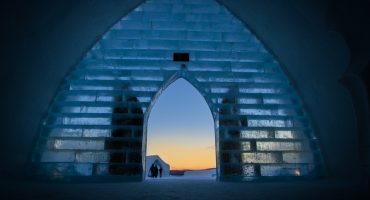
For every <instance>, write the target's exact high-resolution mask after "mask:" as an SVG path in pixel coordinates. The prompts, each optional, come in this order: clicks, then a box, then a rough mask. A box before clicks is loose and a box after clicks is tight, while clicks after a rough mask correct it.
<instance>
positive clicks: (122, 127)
mask: <svg viewBox="0 0 370 200" xmlns="http://www.w3.org/2000/svg"><path fill="white" fill-rule="evenodd" d="M174 53H188V54H189V62H181V61H173V54H174ZM297 67H299V66H297ZM178 78H184V79H186V80H187V81H189V82H190V83H191V84H192V85H194V87H196V88H197V89H198V90H199V92H200V93H201V94H202V95H203V97H204V98H205V100H206V101H207V103H208V105H209V107H210V109H211V111H212V114H213V117H214V120H215V134H216V149H217V155H216V159H217V176H218V179H219V180H227V179H233V180H253V179H263V178H281V177H315V176H317V175H318V174H319V173H320V168H321V158H320V153H319V150H318V147H317V144H316V143H317V141H316V140H317V139H316V137H315V136H314V134H313V130H312V128H311V126H310V123H309V121H308V119H307V118H306V116H305V114H304V111H303V108H302V104H301V101H300V99H299V96H298V95H297V94H296V92H295V90H294V88H293V87H292V85H291V84H290V82H289V80H288V78H287V77H286V76H285V75H284V73H283V72H282V70H281V68H280V65H279V63H278V62H277V61H276V60H275V59H274V57H273V56H272V55H271V54H270V53H269V52H268V51H266V49H265V47H264V46H263V45H262V44H261V42H260V41H259V40H258V39H257V38H256V37H255V36H254V35H253V34H252V33H251V32H250V31H249V30H248V29H247V28H246V27H245V25H244V24H242V23H241V22H240V21H239V20H238V19H236V18H235V17H234V16H233V15H232V14H231V13H230V12H228V11H227V9H226V8H224V7H223V6H222V5H220V4H218V3H217V2H216V1H214V0H202V1H198V0H148V1H146V2H145V3H143V4H142V5H141V6H139V7H137V8H136V9H135V10H133V11H132V12H131V13H129V14H128V15H127V16H125V17H123V18H122V19H121V20H119V21H118V22H117V23H116V24H115V25H114V26H113V27H111V28H110V29H109V30H108V31H107V33H106V34H105V35H104V36H103V37H102V38H101V40H99V41H98V42H97V43H96V44H95V45H94V46H93V48H92V49H91V51H90V52H88V53H87V55H86V56H85V57H84V58H83V59H82V61H81V62H80V63H79V64H78V65H77V66H76V67H75V68H74V70H73V71H72V72H70V74H69V75H67V77H66V78H65V81H64V83H63V84H62V85H61V86H60V89H59V91H58V92H57V95H56V97H55V99H54V101H53V103H52V104H51V105H50V108H49V111H48V115H47V116H46V118H45V120H44V123H43V125H42V130H41V133H40V138H39V140H38V143H37V145H36V150H35V153H34V154H33V163H34V166H35V169H36V173H37V174H38V175H40V176H42V177H47V178H51V179H68V180H70V179H78V178H82V177H86V178H89V177H90V178H95V179H98V180H99V179H105V178H106V179H110V178H116V177H119V179H122V180H142V179H143V170H144V169H143V168H144V167H143V166H144V165H145V152H146V151H145V148H146V121H147V118H148V115H149V114H150V109H151V106H152V105H153V104H154V102H155V100H156V98H157V97H158V96H159V95H160V94H161V92H162V91H163V90H164V89H165V88H166V87H167V86H168V85H170V84H171V83H172V82H174V81H175V80H176V79H178Z"/></svg>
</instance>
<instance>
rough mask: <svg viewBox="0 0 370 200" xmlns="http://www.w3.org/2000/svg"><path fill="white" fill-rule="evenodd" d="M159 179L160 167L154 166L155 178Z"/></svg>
mask: <svg viewBox="0 0 370 200" xmlns="http://www.w3.org/2000/svg"><path fill="white" fill-rule="evenodd" d="M157 177H158V167H157V165H155V166H154V178H157Z"/></svg>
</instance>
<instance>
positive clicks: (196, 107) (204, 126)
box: [143, 75, 216, 180]
mask: <svg viewBox="0 0 370 200" xmlns="http://www.w3.org/2000/svg"><path fill="white" fill-rule="evenodd" d="M195 84H197V83H195ZM214 122H215V119H214V117H213V114H212V112H211V108H210V106H209V104H208V103H207V100H206V99H205V97H204V96H203V95H202V94H201V92H200V91H199V90H198V89H197V88H196V87H195V86H194V85H193V84H192V83H190V82H189V81H188V80H186V79H185V78H184V76H180V75H175V76H173V78H171V79H170V80H169V81H168V83H167V84H165V85H164V86H163V90H161V92H159V93H158V94H157V95H156V98H155V99H154V101H153V103H152V105H151V107H150V108H149V112H147V116H146V117H145V122H144V130H145V135H144V138H146V142H145V143H144V145H143V147H144V148H145V149H144V150H143V153H145V154H144V155H146V156H144V158H146V159H145V161H144V162H143V164H144V169H145V170H144V179H153V176H152V171H153V167H152V166H157V165H158V169H159V168H164V173H163V176H162V177H161V178H165V179H174V178H175V179H213V180H214V179H216V132H215V130H216V129H215V123H214ZM153 157H155V158H156V159H153ZM158 163H159V164H158ZM166 164H168V166H166ZM163 166H164V167H163ZM167 167H168V168H169V169H167ZM154 169H155V170H156V168H154ZM158 178H159V176H158Z"/></svg>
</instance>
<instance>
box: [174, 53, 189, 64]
mask: <svg viewBox="0 0 370 200" xmlns="http://www.w3.org/2000/svg"><path fill="white" fill-rule="evenodd" d="M189 60H190V56H189V53H173V61H175V62H189Z"/></svg>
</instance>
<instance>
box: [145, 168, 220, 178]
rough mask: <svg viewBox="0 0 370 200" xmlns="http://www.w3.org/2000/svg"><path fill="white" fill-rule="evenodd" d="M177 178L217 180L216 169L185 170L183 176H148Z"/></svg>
mask: <svg viewBox="0 0 370 200" xmlns="http://www.w3.org/2000/svg"><path fill="white" fill-rule="evenodd" d="M157 179H175V180H185V179H186V180H190V179H195V180H197V179H198V180H216V169H208V170H191V171H185V173H184V175H183V176H173V175H170V176H164V177H162V178H147V179H146V180H157Z"/></svg>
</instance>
